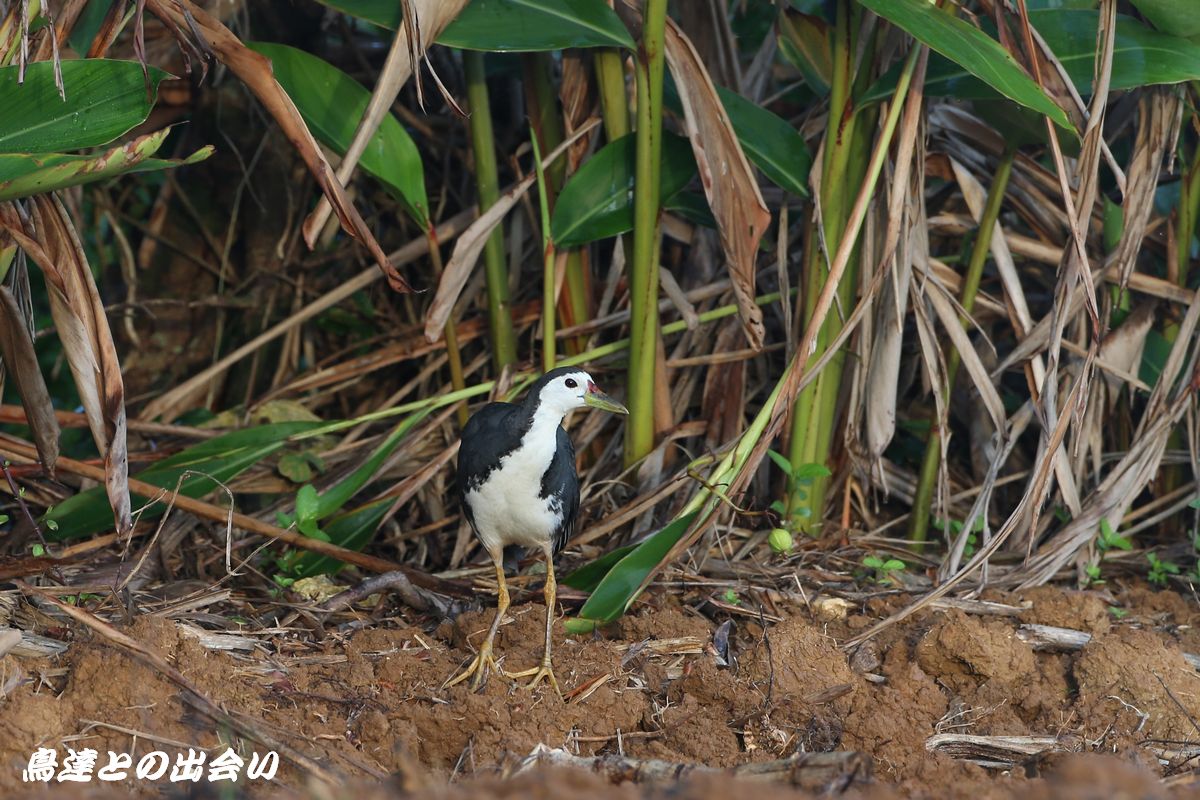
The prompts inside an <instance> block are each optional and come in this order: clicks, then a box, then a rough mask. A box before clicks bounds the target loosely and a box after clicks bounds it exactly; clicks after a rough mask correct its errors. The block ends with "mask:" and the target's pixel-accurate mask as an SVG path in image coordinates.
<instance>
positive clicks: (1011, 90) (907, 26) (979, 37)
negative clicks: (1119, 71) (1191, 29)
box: [859, 0, 1095, 131]
mask: <svg viewBox="0 0 1200 800" xmlns="http://www.w3.org/2000/svg"><path fill="white" fill-rule="evenodd" d="M859 2H860V3H861V4H862V5H863V6H865V7H866V8H869V9H870V10H871V11H874V12H875V13H876V14H878V15H879V16H881V17H883V18H884V19H886V20H888V21H889V22H891V23H892V24H893V25H896V26H897V27H899V28H902V29H903V30H905V31H906V32H908V33H909V34H910V35H911V36H913V37H914V38H915V39H917V40H918V41H920V42H922V43H923V44H926V45H928V46H929V48H930V49H931V50H934V51H935V52H938V53H941V54H942V55H943V56H945V57H946V58H948V59H950V60H951V61H954V62H956V63H957V64H959V65H960V66H961V67H963V69H965V70H967V71H968V72H970V73H971V74H972V75H974V76H975V77H976V78H978V79H979V80H981V81H983V82H984V83H986V84H987V85H988V86H991V87H992V88H993V89H995V90H996V91H997V92H999V93H1000V94H1002V95H1004V96H1005V97H1007V98H1009V99H1010V100H1013V101H1015V102H1017V103H1020V104H1021V105H1023V106H1025V107H1026V108H1030V109H1032V110H1034V111H1036V112H1038V113H1039V114H1045V115H1046V116H1047V117H1049V118H1050V119H1051V120H1052V121H1053V122H1054V123H1056V124H1057V125H1059V126H1060V127H1062V128H1064V129H1066V130H1068V131H1074V130H1075V126H1074V125H1072V124H1071V120H1070V119H1069V118H1068V117H1067V115H1066V113H1065V112H1064V111H1063V110H1062V109H1061V108H1059V106H1058V104H1057V103H1055V102H1054V101H1053V100H1051V99H1050V98H1049V97H1048V96H1047V95H1046V93H1045V92H1043V91H1042V90H1041V89H1040V88H1038V85H1037V83H1036V82H1035V81H1034V80H1033V78H1031V77H1029V75H1028V73H1026V72H1025V70H1024V69H1022V68H1021V66H1020V65H1019V64H1017V62H1016V60H1014V59H1013V57H1012V56H1011V55H1009V53H1008V51H1007V50H1005V49H1004V48H1003V47H1002V46H1001V45H1000V43H999V42H997V41H996V40H995V39H993V38H991V37H990V36H988V35H987V34H986V33H984V32H983V31H981V30H979V29H978V28H976V27H975V26H974V25H971V24H970V23H968V22H965V21H963V20H961V19H959V18H957V17H955V16H952V15H951V14H950V13H949V12H947V11H944V10H942V9H941V8H938V7H937V6H936V5H934V4H932V3H929V2H927V0H859ZM1056 13H1058V12H1056ZM1094 46H1095V43H1094V40H1093V47H1094Z"/></svg>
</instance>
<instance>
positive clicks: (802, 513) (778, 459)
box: [767, 450, 833, 529]
mask: <svg viewBox="0 0 1200 800" xmlns="http://www.w3.org/2000/svg"><path fill="white" fill-rule="evenodd" d="M767 455H768V456H769V457H770V459H771V460H772V461H774V462H775V466H777V467H779V468H780V469H781V470H783V472H784V474H785V475H787V476H788V485H787V492H788V496H789V497H795V498H797V499H798V500H801V501H803V500H806V499H807V498H808V492H809V489H810V487H811V486H812V484H813V481H815V480H816V479H817V478H828V477H829V476H830V475H832V474H833V473H832V472H830V471H829V469H828V468H827V467H826V466H825V465H824V464H797V465H795V466H792V462H791V461H789V460H788V458H787V456H785V455H783V454H782V453H779V452H776V451H775V450H768V451H767ZM771 510H772V511H775V512H776V513H777V514H780V515H781V516H782V515H785V514H787V504H786V503H784V502H782V501H780V500H776V501H775V502H774V503H772V504H771ZM811 515H812V511H811V510H810V509H808V508H805V507H804V505H803V503H801V504H800V505H799V507H798V508H795V509H793V510H792V516H793V517H794V519H791V520H789V521H788V522H789V525H788V527H790V528H793V529H794V528H798V527H800V524H801V523H803V522H804V520H805V519H806V518H808V517H809V516H811Z"/></svg>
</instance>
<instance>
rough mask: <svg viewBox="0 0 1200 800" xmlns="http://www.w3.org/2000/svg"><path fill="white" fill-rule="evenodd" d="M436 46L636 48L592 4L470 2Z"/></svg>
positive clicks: (609, 14) (590, 0)
mask: <svg viewBox="0 0 1200 800" xmlns="http://www.w3.org/2000/svg"><path fill="white" fill-rule="evenodd" d="M438 44H444V45H446V46H448V47H461V48H463V49H465V50H489V51H508V52H521V51H526V52H527V51H534V50H562V49H564V48H567V47H623V48H625V49H627V50H634V49H636V45H634V43H633V37H632V36H630V35H629V30H628V29H627V28H626V27H625V25H624V24H623V23H622V22H621V20H620V18H618V17H617V14H616V12H614V11H613V10H612V9H611V8H610V7H609V6H608V4H607V3H603V2H597V0H471V3H469V4H468V5H467V7H466V8H465V9H463V11H462V13H461V14H459V15H458V17H456V18H455V19H454V21H453V22H451V23H450V24H449V25H447V26H446V29H445V30H444V31H442V35H441V36H439V37H438Z"/></svg>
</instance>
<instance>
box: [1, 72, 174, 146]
mask: <svg viewBox="0 0 1200 800" xmlns="http://www.w3.org/2000/svg"><path fill="white" fill-rule="evenodd" d="M148 72H149V75H150V86H151V91H150V96H147V94H146V84H145V82H144V81H143V78H142V67H141V65H140V64H138V63H137V62H134V61H113V60H110V59H100V58H94V59H83V60H77V61H63V62H62V76H63V86H64V87H65V89H66V95H67V99H66V101H63V99H62V97H61V96H60V95H59V93H58V88H57V87H56V86H55V85H54V64H53V63H51V62H49V61H39V62H36V63H33V64H29V65H28V66H27V67H26V69H25V82H24V83H23V84H20V83H18V82H17V76H18V74H19V68H18V66H17V65H15V64H14V65H12V66H9V67H0V109H4V116H3V121H2V124H0V153H52V152H57V151H65V150H78V149H80V148H83V147H98V146H100V145H103V144H108V143H109V142H111V141H112V140H113V139H116V138H117V137H118V136H121V135H122V134H124V133H127V132H128V131H129V130H131V129H132V128H133V127H135V126H136V125H139V124H141V123H142V122H143V121H145V119H146V117H148V116H149V115H150V109H151V108H152V107H153V106H154V96H155V93H156V92H157V90H158V84H159V83H160V82H161V81H162V80H163V78H166V77H168V75H167V73H166V72H163V71H162V70H161V69H155V68H154V67H149V68H148Z"/></svg>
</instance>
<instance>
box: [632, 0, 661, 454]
mask: <svg viewBox="0 0 1200 800" xmlns="http://www.w3.org/2000/svg"><path fill="white" fill-rule="evenodd" d="M643 20H644V21H643V26H642V47H641V50H640V52H639V58H638V63H637V156H636V159H635V165H636V166H635V170H634V176H635V182H634V188H633V220H634V227H633V259H632V261H631V262H630V264H629V287H630V291H629V304H630V322H631V325H630V353H629V372H628V375H629V377H628V393H629V394H628V398H629V403H628V405H629V421H628V423H627V424H626V426H625V464H626V466H628V465H631V464H633V463H634V462H636V461H639V460H640V459H642V458H643V457H644V456H646V455H647V454H648V453H649V452H650V451H651V450H652V449H654V369H655V363H656V360H657V357H658V350H657V343H658V252H659V212H660V204H661V197H660V186H661V171H662V99H663V98H662V88H663V67H664V52H663V48H664V40H665V37H666V21H667V0H647V2H646V6H645V13H644V16H643Z"/></svg>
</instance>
